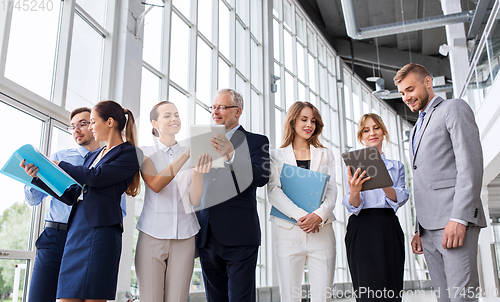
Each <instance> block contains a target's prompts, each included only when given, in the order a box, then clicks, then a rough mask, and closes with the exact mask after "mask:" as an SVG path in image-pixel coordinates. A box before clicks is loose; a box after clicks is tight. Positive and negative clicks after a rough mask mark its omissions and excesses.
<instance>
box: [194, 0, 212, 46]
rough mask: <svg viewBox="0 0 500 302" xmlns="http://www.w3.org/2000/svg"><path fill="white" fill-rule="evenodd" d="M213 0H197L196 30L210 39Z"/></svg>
mask: <svg viewBox="0 0 500 302" xmlns="http://www.w3.org/2000/svg"><path fill="white" fill-rule="evenodd" d="M213 8H214V4H213V0H202V1H198V30H199V31H201V33H202V34H203V35H204V36H205V37H206V38H207V39H208V40H210V41H212V28H213Z"/></svg>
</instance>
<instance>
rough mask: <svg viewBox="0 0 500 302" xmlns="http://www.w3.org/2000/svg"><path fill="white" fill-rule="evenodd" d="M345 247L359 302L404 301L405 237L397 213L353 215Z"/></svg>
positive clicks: (367, 211)
mask: <svg viewBox="0 0 500 302" xmlns="http://www.w3.org/2000/svg"><path fill="white" fill-rule="evenodd" d="M345 244H346V250H347V261H348V263H349V270H350V271H351V277H352V283H353V287H354V297H356V301H358V302H359V301H363V302H364V301H401V297H400V295H401V293H402V290H403V273H404V261H405V250H404V234H403V230H402V229H401V225H400V224H399V220H398V217H397V216H396V214H395V213H394V210H393V209H389V208H382V209H363V210H361V212H360V213H359V215H357V216H356V215H351V217H350V218H349V223H348V224H347V233H346V236H345Z"/></svg>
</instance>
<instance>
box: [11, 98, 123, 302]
mask: <svg viewBox="0 0 500 302" xmlns="http://www.w3.org/2000/svg"><path fill="white" fill-rule="evenodd" d="M90 111H91V110H90V108H86V107H82V108H77V109H75V110H73V111H72V112H71V114H70V126H68V128H67V129H68V131H69V132H70V133H71V134H72V135H73V139H74V140H75V142H76V143H77V144H78V147H77V148H71V149H65V150H61V151H58V152H56V153H54V154H53V155H52V156H51V157H50V159H51V160H57V161H65V162H68V163H70V164H73V165H83V161H84V158H85V156H86V155H87V154H88V153H89V152H92V151H94V150H97V149H98V148H99V147H100V146H99V143H98V142H97V141H96V140H95V139H94V136H93V135H92V132H91V131H90V130H89V128H88V126H89V124H90ZM25 163H26V161H25V160H23V161H22V162H21V164H20V166H21V167H22V168H24V169H25V171H26V172H29V171H30V170H33V171H34V170H36V169H38V168H36V167H35V166H34V165H33V164H32V163H30V164H25ZM24 194H25V199H26V202H27V203H28V204H29V205H31V206H36V205H38V204H40V203H41V202H42V200H43V199H45V197H47V194H45V193H42V192H40V191H38V190H36V189H33V188H31V187H29V186H25V187H24ZM121 207H122V212H123V216H125V214H126V212H125V207H126V205H125V198H124V197H123V196H122V201H121ZM70 212H71V206H68V205H66V204H65V203H63V202H61V201H59V200H57V199H55V198H52V197H50V207H49V211H48V213H47V216H46V218H45V229H44V231H43V232H42V234H41V235H40V237H38V240H37V241H36V258H35V266H34V268H33V275H32V277H31V286H30V292H29V296H28V301H29V302H53V301H56V292H57V282H58V278H59V268H60V266H61V259H62V255H63V251H64V245H65V243H66V235H67V228H68V226H67V223H68V218H69V215H70Z"/></svg>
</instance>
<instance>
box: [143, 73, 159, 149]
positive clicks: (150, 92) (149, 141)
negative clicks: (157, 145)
mask: <svg viewBox="0 0 500 302" xmlns="http://www.w3.org/2000/svg"><path fill="white" fill-rule="evenodd" d="M159 96H160V78H158V77H157V76H156V75H154V74H153V73H152V72H150V71H149V70H147V69H146V68H144V67H143V68H142V81H141V102H140V105H141V109H140V110H141V116H140V118H139V127H138V128H139V129H138V130H139V135H138V139H139V146H152V145H153V144H154V141H153V134H152V133H151V130H152V126H151V122H150V121H149V112H150V111H151V109H152V108H153V106H154V105H156V104H157V103H158V102H159V101H160V97H159Z"/></svg>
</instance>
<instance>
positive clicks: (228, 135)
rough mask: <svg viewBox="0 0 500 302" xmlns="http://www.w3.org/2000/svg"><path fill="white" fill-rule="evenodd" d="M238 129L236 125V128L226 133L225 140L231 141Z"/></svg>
mask: <svg viewBox="0 0 500 302" xmlns="http://www.w3.org/2000/svg"><path fill="white" fill-rule="evenodd" d="M238 128H240V125H239V124H238V125H236V127H234V128H233V129H231V130H229V131H228V132H226V138H227V139H228V140H231V138H232V137H233V134H234V133H235V132H236V130H238Z"/></svg>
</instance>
